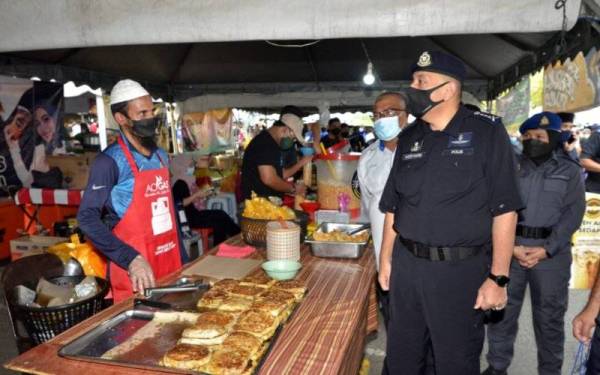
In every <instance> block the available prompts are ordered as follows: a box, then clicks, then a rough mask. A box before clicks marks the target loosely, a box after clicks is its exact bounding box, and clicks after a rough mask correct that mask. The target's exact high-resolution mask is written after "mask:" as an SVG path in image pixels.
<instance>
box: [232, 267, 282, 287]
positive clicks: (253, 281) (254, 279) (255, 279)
mask: <svg viewBox="0 0 600 375" xmlns="http://www.w3.org/2000/svg"><path fill="white" fill-rule="evenodd" d="M273 283H275V280H274V279H272V278H270V277H269V275H267V274H266V273H265V271H263V270H259V271H258V272H256V273H254V274H252V275H248V276H246V277H244V278H243V279H242V280H240V284H241V285H251V286H258V287H260V288H269V287H270V286H271V285H273Z"/></svg>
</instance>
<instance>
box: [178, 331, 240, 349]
mask: <svg viewBox="0 0 600 375" xmlns="http://www.w3.org/2000/svg"><path fill="white" fill-rule="evenodd" d="M227 335H228V334H227V333H224V334H222V335H220V336H215V337H208V338H195V337H181V338H180V339H179V340H178V341H177V343H178V344H188V345H194V346H197V345H200V346H213V345H220V344H222V343H223V341H225V339H226V338H227Z"/></svg>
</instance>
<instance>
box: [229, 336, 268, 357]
mask: <svg viewBox="0 0 600 375" xmlns="http://www.w3.org/2000/svg"><path fill="white" fill-rule="evenodd" d="M261 347H262V342H261V341H260V340H259V339H257V338H256V337H255V336H254V335H251V334H249V333H246V332H232V333H231V334H229V336H227V338H226V339H225V341H223V344H222V345H221V348H222V349H224V350H228V349H242V350H245V351H247V352H248V353H249V355H250V357H251V359H252V360H255V359H257V358H255V355H256V354H257V353H259V352H260V349H261Z"/></svg>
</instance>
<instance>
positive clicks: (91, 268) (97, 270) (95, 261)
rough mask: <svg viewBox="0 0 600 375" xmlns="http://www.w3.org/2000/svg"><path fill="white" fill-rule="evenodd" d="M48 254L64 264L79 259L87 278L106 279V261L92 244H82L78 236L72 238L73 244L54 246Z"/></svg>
mask: <svg viewBox="0 0 600 375" xmlns="http://www.w3.org/2000/svg"><path fill="white" fill-rule="evenodd" d="M48 252H49V253H52V254H54V255H56V256H58V257H59V258H60V259H61V260H62V261H63V263H66V262H67V261H68V260H69V258H75V259H77V261H78V262H79V264H81V268H82V269H83V273H84V274H85V275H86V276H97V277H101V278H103V279H104V278H106V259H105V258H104V257H103V256H102V255H101V254H100V253H99V252H98V251H96V249H94V247H93V246H92V245H91V244H89V243H80V242H79V236H78V235H76V234H74V235H72V236H71V242H67V243H61V244H58V245H55V246H52V247H50V248H49V249H48Z"/></svg>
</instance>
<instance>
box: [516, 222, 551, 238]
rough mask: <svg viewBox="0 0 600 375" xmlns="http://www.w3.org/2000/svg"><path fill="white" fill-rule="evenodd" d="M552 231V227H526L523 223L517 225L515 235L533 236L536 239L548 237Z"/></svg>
mask: <svg viewBox="0 0 600 375" xmlns="http://www.w3.org/2000/svg"><path fill="white" fill-rule="evenodd" d="M550 233H552V228H547V227H528V226H525V225H517V233H516V234H517V236H519V237H523V238H533V239H536V240H540V239H544V238H548V236H550Z"/></svg>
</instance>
